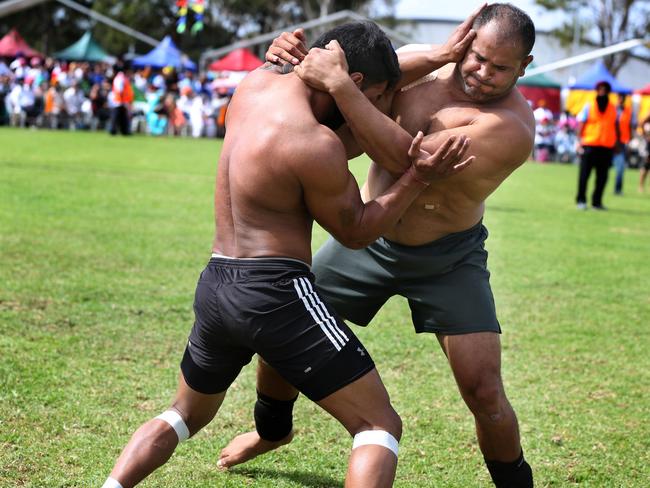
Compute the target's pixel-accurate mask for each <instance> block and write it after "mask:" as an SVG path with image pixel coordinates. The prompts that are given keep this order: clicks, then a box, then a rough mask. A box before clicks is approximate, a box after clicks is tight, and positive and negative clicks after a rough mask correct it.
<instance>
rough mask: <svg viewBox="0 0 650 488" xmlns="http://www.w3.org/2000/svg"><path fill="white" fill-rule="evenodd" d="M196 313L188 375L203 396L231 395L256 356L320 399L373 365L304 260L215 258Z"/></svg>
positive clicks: (205, 272)
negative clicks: (326, 299) (229, 391)
mask: <svg viewBox="0 0 650 488" xmlns="http://www.w3.org/2000/svg"><path fill="white" fill-rule="evenodd" d="M194 314H195V322H194V327H193V328H192V332H191V333H190V337H189V341H188V345H187V350H186V353H185V356H184V359H183V362H182V363H181V370H182V372H183V375H184V377H185V380H186V382H187V383H188V384H189V385H190V387H192V388H193V389H195V390H196V391H199V392H201V393H207V394H211V393H218V392H221V391H224V390H226V389H227V388H228V387H229V386H230V384H231V383H232V382H233V381H234V380H235V378H236V377H237V375H238V374H239V372H240V371H241V369H242V367H243V366H244V365H246V364H248V363H249V362H250V360H251V358H252V356H253V354H255V353H257V354H259V355H260V356H261V357H262V358H263V359H264V360H265V361H266V362H267V363H269V364H270V365H271V366H272V367H273V368H275V369H276V370H277V371H278V372H279V373H280V374H281V375H282V376H283V377H284V378H285V379H286V380H287V381H289V382H290V383H291V384H292V385H294V386H295V387H296V388H298V390H300V391H301V392H302V393H303V394H305V395H306V396H307V397H309V398H310V399H312V400H314V401H318V400H321V399H322V398H324V397H326V396H327V395H329V394H331V393H333V392H335V391H337V390H339V389H340V388H342V387H344V386H346V385H348V384H350V383H351V382H353V381H354V380H356V379H358V378H360V377H361V376H363V375H364V374H366V373H367V372H369V371H370V370H372V369H373V368H374V363H373V361H372V358H371V357H370V355H369V354H368V352H367V351H366V350H365V348H364V347H363V345H362V344H361V343H360V342H359V340H358V339H357V337H356V336H355V335H354V334H353V333H352V331H351V330H350V328H349V327H348V326H347V325H346V324H345V322H343V321H342V320H341V319H339V318H338V317H337V316H336V314H335V313H334V312H333V310H332V309H331V308H330V307H328V306H327V305H326V304H325V303H324V302H323V301H322V300H321V298H320V296H319V295H318V293H317V292H316V291H315V289H314V276H313V275H312V273H311V272H310V270H309V266H308V265H307V264H305V263H303V262H301V261H298V260H294V259H288V258H255V259H233V258H226V257H213V258H212V259H211V260H210V262H209V263H208V266H207V267H206V268H205V270H203V272H202V273H201V277H200V278H199V282H198V284H197V287H196V295H195V300H194Z"/></svg>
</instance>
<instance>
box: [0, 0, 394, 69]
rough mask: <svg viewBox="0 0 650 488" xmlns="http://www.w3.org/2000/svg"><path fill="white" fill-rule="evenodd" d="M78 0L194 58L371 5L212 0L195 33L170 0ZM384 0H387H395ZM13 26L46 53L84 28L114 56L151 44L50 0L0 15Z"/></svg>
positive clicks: (5, 26) (1, 25) (360, 1)
mask: <svg viewBox="0 0 650 488" xmlns="http://www.w3.org/2000/svg"><path fill="white" fill-rule="evenodd" d="M78 1H79V3H81V4H82V5H84V6H86V7H88V8H91V9H93V10H95V11H96V12H98V13H101V14H104V15H106V16H108V17H110V18H112V19H114V20H116V21H118V22H120V23H122V24H125V25H127V26H129V27H131V28H133V29H135V30H137V31H139V32H142V33H144V34H146V35H148V36H150V37H153V38H154V39H162V38H163V37H164V36H165V35H168V34H169V35H172V37H173V38H174V42H175V43H176V44H177V45H178V46H179V48H180V49H181V50H182V51H184V52H185V53H186V54H188V55H189V56H190V57H191V58H192V59H194V60H198V58H199V56H200V54H201V52H203V51H205V50H206V49H208V48H215V47H219V46H223V45H226V44H229V43H231V42H233V41H235V40H236V38H237V37H238V36H245V35H248V34H251V33H254V34H257V33H265V32H270V31H272V30H275V29H279V28H282V27H284V26H287V25H291V24H295V23H298V22H303V21H305V20H309V19H313V18H316V17H318V16H319V15H321V14H323V15H325V14H328V13H332V12H336V11H338V10H342V9H351V10H356V11H361V12H364V9H367V8H368V7H369V5H370V4H371V2H370V0H330V1H316V0H300V1H293V2H285V1H281V0H273V1H268V0H213V1H212V2H210V5H209V8H207V9H206V11H205V14H204V28H203V30H202V31H201V32H200V33H198V35H191V34H190V31H191V28H192V23H193V15H192V13H191V12H189V14H188V17H187V21H188V26H187V30H186V32H185V33H184V34H182V35H181V34H178V33H177V32H176V20H177V16H176V2H175V1H174V0H129V1H115V0H78ZM383 1H384V3H386V4H388V5H390V4H392V3H393V1H394V0H383ZM12 27H15V28H17V29H18V30H19V32H20V33H21V34H22V35H23V37H25V39H26V40H27V41H28V42H30V43H33V44H34V47H35V48H36V49H38V50H40V51H41V52H45V53H52V52H55V51H58V50H61V49H63V48H65V47H67V46H68V45H70V44H71V43H72V42H74V41H76V40H77V39H78V38H79V37H81V35H82V34H83V32H84V31H85V30H87V29H88V28H92V29H93V33H94V35H95V38H96V39H97V40H98V41H99V43H100V44H101V45H102V46H103V47H104V48H105V49H106V50H107V51H109V52H110V53H111V54H113V55H122V54H124V53H126V52H128V51H129V50H131V49H133V50H134V51H135V52H138V53H144V52H146V51H148V50H150V49H151V46H150V45H149V44H146V43H143V42H142V41H139V40H136V39H133V38H132V37H130V36H128V35H126V34H124V33H122V32H120V31H117V30H115V29H112V28H111V27H108V26H106V25H104V24H102V23H101V22H96V21H94V20H92V19H89V18H88V17H86V16H84V15H83V14H80V13H78V12H77V11H75V10H73V9H70V8H67V7H64V6H62V5H61V4H59V3H57V2H53V1H51V2H46V3H43V4H41V5H38V6H36V7H32V8H30V9H27V10H24V11H21V12H18V13H16V14H13V15H11V16H8V17H5V18H3V19H0V34H4V33H5V32H7V31H9V29H10V28H12Z"/></svg>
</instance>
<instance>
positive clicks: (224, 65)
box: [208, 47, 263, 71]
mask: <svg viewBox="0 0 650 488" xmlns="http://www.w3.org/2000/svg"><path fill="white" fill-rule="evenodd" d="M262 64H263V62H262V61H260V59H259V58H258V57H257V56H255V55H254V54H253V53H252V52H251V51H249V50H248V49H246V48H243V47H241V48H239V49H235V50H234V51H231V52H230V53H228V54H226V55H225V56H224V57H223V58H221V59H219V60H217V61H214V62H213V63H212V64H210V66H208V70H209V71H253V70H254V69H255V68H257V67H259V66H261V65H262Z"/></svg>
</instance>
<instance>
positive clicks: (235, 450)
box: [217, 357, 298, 469]
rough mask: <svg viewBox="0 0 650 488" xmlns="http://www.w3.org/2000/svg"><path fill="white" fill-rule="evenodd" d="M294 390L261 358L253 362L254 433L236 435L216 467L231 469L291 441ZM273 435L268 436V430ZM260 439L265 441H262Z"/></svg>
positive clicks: (224, 450) (221, 455)
mask: <svg viewBox="0 0 650 488" xmlns="http://www.w3.org/2000/svg"><path fill="white" fill-rule="evenodd" d="M297 396H298V390H296V389H295V388H294V387H293V386H291V384H289V383H288V382H287V381H286V380H285V379H284V378H282V376H280V375H279V374H278V373H277V371H275V370H274V369H273V368H272V367H271V366H269V365H268V364H267V363H266V362H265V361H264V360H263V359H262V358H259V357H258V360H257V397H258V398H257V402H256V403H255V425H256V430H253V431H251V432H246V433H245V434H241V435H238V436H237V437H235V438H234V439H233V440H231V441H230V442H229V443H228V445H227V446H226V447H224V448H223V449H222V450H221V453H220V454H219V460H218V461H217V466H218V467H219V468H224V469H225V468H231V467H232V466H235V465H237V464H241V463H245V462H246V461H250V460H251V459H253V458H254V457H256V456H259V455H260V454H264V453H265V452H268V451H271V450H273V449H277V448H278V447H281V446H283V445H285V444H288V443H289V442H291V440H292V439H293V403H294V402H295V400H296V397H297ZM272 429H273V430H274V432H270V431H271V430H272ZM262 435H264V436H265V437H266V438H262Z"/></svg>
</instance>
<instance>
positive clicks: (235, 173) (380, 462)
mask: <svg viewBox="0 0 650 488" xmlns="http://www.w3.org/2000/svg"><path fill="white" fill-rule="evenodd" d="M335 36H336V37H335V38H336V39H338V40H339V41H340V42H341V44H343V45H344V46H345V48H346V50H347V52H348V53H349V54H348V56H349V62H350V65H351V68H350V69H349V71H347V72H346V76H347V77H349V78H350V80H351V81H352V82H353V83H354V85H355V89H356V90H358V91H359V93H360V94H361V95H362V96H364V98H366V97H367V98H366V99H368V100H370V101H375V100H377V99H378V98H379V97H380V96H381V95H382V94H383V93H384V91H385V90H386V88H387V86H389V85H392V84H394V83H396V82H397V80H398V79H399V77H400V72H399V67H398V64H397V58H396V55H395V53H394V51H393V50H392V47H391V46H390V43H389V42H388V40H387V39H386V37H385V34H383V32H382V31H381V30H380V29H379V28H378V27H377V26H376V25H375V24H372V23H363V24H352V25H349V26H348V27H345V26H344V27H341V28H339V29H337V31H336V34H335ZM364 82H365V83H364ZM339 119H340V117H338V116H337V110H336V106H335V104H334V101H333V100H332V98H331V96H330V95H328V94H327V93H324V92H320V91H317V90H314V89H313V88H310V87H308V86H307V85H305V84H304V83H303V82H302V81H301V80H300V79H299V78H298V77H297V76H296V75H295V74H291V75H287V76H282V75H280V74H278V73H277V72H275V70H265V69H258V70H256V71H255V72H253V73H251V74H250V75H248V76H247V77H246V78H245V79H244V80H243V81H242V83H241V84H240V86H239V87H238V89H237V91H236V93H235V95H234V97H233V99H232V102H231V104H230V108H229V110H228V115H227V124H228V132H227V134H226V138H225V140H224V144H223V148H222V151H221V155H220V160H219V167H218V174H217V183H216V191H215V219H216V234H215V239H214V244H213V247H212V251H213V254H212V259H210V262H209V263H208V265H207V267H206V268H205V270H204V271H203V272H202V273H201V276H200V278H199V282H198V284H197V287H196V294H195V302H194V311H195V317H196V320H195V323H194V327H193V328H192V331H191V333H190V337H189V340H188V342H187V346H186V349H185V353H184V356H183V359H182V362H181V374H180V376H179V383H178V390H177V393H176V397H175V399H174V402H173V404H172V406H171V407H170V408H169V409H168V410H167V411H165V412H164V413H163V414H161V415H159V416H158V417H156V418H155V419H153V420H150V421H149V422H146V423H145V424H143V425H142V426H141V427H140V428H139V429H138V430H137V431H136V432H135V434H134V435H133V437H132V438H131V440H130V441H129V443H128V444H127V446H126V447H125V448H124V450H123V451H122V454H121V455H120V457H119V459H118V460H117V463H116V465H115V467H114V468H113V470H112V472H111V475H110V478H109V479H108V480H107V481H106V483H105V485H104V488H130V487H132V486H134V485H135V484H137V483H139V482H140V481H141V480H142V479H144V478H145V477H146V476H148V475H149V474H150V473H152V472H153V471H154V470H155V469H157V468H158V467H159V466H161V465H162V464H164V463H165V462H166V461H167V460H168V459H169V458H170V457H171V455H172V453H173V452H174V450H175V448H176V446H177V445H178V444H179V443H180V442H182V441H184V440H186V439H187V438H189V437H190V436H193V435H194V434H196V433H197V432H198V431H199V430H200V429H201V428H202V427H204V426H205V425H207V424H208V423H209V422H210V421H211V420H212V418H213V417H214V416H215V415H216V413H217V411H218V410H219V407H220V406H221V404H222V402H223V400H224V398H225V395H226V390H227V389H228V387H229V386H230V385H231V383H232V382H233V381H234V380H235V378H236V377H237V375H238V374H239V372H240V371H241V369H242V367H243V366H244V365H246V364H247V363H249V362H250V360H251V358H252V356H253V355H254V354H258V355H259V357H260V358H261V359H262V360H263V361H265V362H266V363H268V365H269V368H272V371H273V372H274V373H275V372H277V373H275V374H276V375H277V378H276V379H277V381H286V382H287V383H288V384H290V385H291V387H292V388H295V390H296V392H297V391H300V392H302V393H303V394H304V395H305V396H307V397H309V398H310V399H311V400H313V401H314V402H316V403H318V405H319V406H321V407H322V408H323V409H325V410H326V411H327V412H328V413H330V414H331V415H332V416H334V417H335V418H336V419H337V420H339V421H340V422H341V424H343V426H344V427H345V428H346V430H347V431H348V432H349V433H350V435H351V436H352V437H353V438H354V441H353V445H352V452H351V455H350V458H349V466H348V473H347V477H346V486H347V487H350V488H352V487H358V488H362V487H363V488H366V487H389V486H391V485H392V483H393V479H394V477H395V471H396V467H397V453H398V442H399V439H400V437H401V428H402V426H401V420H400V418H399V416H398V415H397V413H396V412H395V410H394V409H393V407H392V406H391V404H390V400H389V397H388V393H387V392H386V390H385V388H384V386H383V384H382V382H381V379H380V377H379V374H378V373H377V371H376V369H375V367H374V362H373V361H372V359H371V357H370V355H369V354H368V352H367V351H366V350H365V348H364V347H363V345H362V344H361V343H360V342H359V340H358V339H357V338H356V337H355V335H354V333H353V332H352V331H351V330H350V329H349V328H348V326H347V325H346V324H345V323H344V322H343V321H342V320H341V319H339V318H338V316H337V315H336V314H335V313H334V312H333V310H332V309H331V308H330V307H329V306H327V305H326V304H325V303H324V302H323V301H322V300H321V298H320V296H319V294H318V293H317V292H316V291H315V289H314V277H313V275H312V274H311V272H310V263H311V231H312V224H313V221H314V220H316V221H318V222H319V223H320V224H321V225H322V226H323V227H324V228H325V229H327V230H328V231H329V232H330V233H331V234H332V235H334V236H335V237H336V238H337V239H338V240H339V241H340V242H342V243H344V244H345V245H347V246H350V247H353V248H362V247H364V246H366V245H368V244H369V243H371V242H373V241H374V240H375V239H376V238H377V237H378V236H380V235H381V234H383V233H384V232H386V231H387V230H388V229H389V228H391V227H392V226H394V225H395V224H396V222H397V221H398V220H399V218H400V217H401V216H402V214H403V213H404V211H405V210H406V209H407V208H408V207H409V205H410V204H411V203H412V202H413V201H414V200H415V199H416V198H417V197H418V195H419V194H420V193H421V192H422V191H423V190H424V189H425V188H426V187H427V186H428V185H429V184H430V183H431V181H433V180H434V179H435V178H437V177H444V176H447V175H450V174H455V173H457V172H459V171H461V170H463V169H464V168H466V167H467V166H468V165H469V164H470V163H471V162H472V160H473V158H467V159H465V160H463V155H464V153H465V152H466V151H467V149H468V147H469V140H468V139H467V138H465V136H463V135H457V136H452V137H449V138H446V139H445V141H444V142H443V143H442V144H440V145H439V147H438V148H437V149H436V151H434V154H433V155H431V154H429V153H427V152H426V151H423V150H420V148H419V145H420V143H421V141H422V135H421V134H420V135H418V136H417V137H416V138H415V139H414V140H413V141H412V144H411V145H410V147H409V148H408V152H409V154H410V156H407V158H408V159H409V161H411V162H412V164H411V166H409V169H408V170H407V171H406V172H405V173H404V174H403V175H402V176H401V177H400V178H399V179H397V180H396V181H395V183H394V184H391V185H389V187H387V188H386V189H385V190H384V191H382V192H380V194H378V195H377V196H376V197H375V198H373V199H371V200H368V201H366V202H365V203H364V202H363V201H362V200H361V196H360V194H359V188H358V186H357V184H356V181H355V179H354V177H353V176H352V174H351V173H350V171H349V170H348V167H347V158H346V153H345V147H344V146H343V144H342V143H341V141H340V139H339V138H338V137H337V136H336V134H335V133H334V132H333V129H335V128H337V127H338V125H339V122H338V120H339ZM295 395H296V394H294V397H295ZM291 405H292V401H291V399H289V400H288V401H286V402H283V401H276V400H274V399H272V398H267V397H265V396H264V395H260V396H259V398H258V404H257V405H256V408H255V414H256V416H259V415H261V416H268V415H269V414H271V415H272V414H273V412H270V410H272V409H275V410H276V411H278V410H279V411H280V412H282V413H283V414H286V413H287V412H288V413H289V416H290V411H291ZM285 428H287V426H286V425H283V423H282V422H277V424H276V425H272V424H267V425H266V429H265V430H263V435H265V437H267V438H271V439H272V438H274V437H275V436H277V434H278V430H281V437H282V438H284V437H286V432H285V431H284V430H283V429H285ZM288 428H289V429H290V426H289V427H288Z"/></svg>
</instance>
